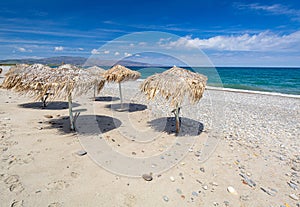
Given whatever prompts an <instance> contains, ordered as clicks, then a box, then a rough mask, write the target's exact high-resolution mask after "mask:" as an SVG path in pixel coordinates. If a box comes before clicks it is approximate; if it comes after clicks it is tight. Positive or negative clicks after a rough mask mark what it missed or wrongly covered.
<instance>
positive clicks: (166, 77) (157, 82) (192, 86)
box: [141, 67, 207, 107]
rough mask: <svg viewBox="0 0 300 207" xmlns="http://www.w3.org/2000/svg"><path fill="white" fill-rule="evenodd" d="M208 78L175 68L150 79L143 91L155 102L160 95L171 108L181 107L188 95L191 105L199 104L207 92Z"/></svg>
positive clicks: (145, 83)
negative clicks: (168, 102) (167, 101)
mask: <svg viewBox="0 0 300 207" xmlns="http://www.w3.org/2000/svg"><path fill="white" fill-rule="evenodd" d="M206 81H207V77H206V76H204V75H201V74H197V73H193V72H191V71H188V70H185V69H182V68H177V67H173V68H171V69H169V70H167V71H165V72H163V73H160V74H155V75H152V76H150V77H148V78H147V79H146V80H145V81H144V82H143V83H142V85H141V90H142V91H143V92H144V93H145V95H146V96H147V98H148V99H151V100H153V99H154V98H155V96H156V95H157V94H158V93H160V95H161V96H162V97H164V98H165V99H166V100H170V104H171V106H174V107H177V106H179V105H181V103H182V102H183V100H184V97H185V96H186V95H187V96H188V98H189V101H190V103H191V104H194V103H196V102H198V101H199V100H200V99H201V97H202V95H203V92H204V90H205V86H206Z"/></svg>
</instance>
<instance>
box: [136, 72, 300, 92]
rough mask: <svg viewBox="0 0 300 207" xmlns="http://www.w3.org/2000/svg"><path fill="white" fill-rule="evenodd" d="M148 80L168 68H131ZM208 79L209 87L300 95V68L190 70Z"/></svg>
mask: <svg viewBox="0 0 300 207" xmlns="http://www.w3.org/2000/svg"><path fill="white" fill-rule="evenodd" d="M131 69H134V70H138V71H139V72H141V74H142V77H141V78H147V77H148V76H150V75H153V74H155V73H160V72H163V71H165V70H167V69H168V68H138V67H135V68H131ZM188 69H190V70H193V71H195V72H198V73H201V74H204V75H206V76H207V77H208V85H210V86H217V87H224V88H234V89H244V90H255V91H268V92H276V93H284V94H295V95H300V68H255V67H218V68H201V67H194V68H188Z"/></svg>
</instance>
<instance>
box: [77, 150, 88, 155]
mask: <svg viewBox="0 0 300 207" xmlns="http://www.w3.org/2000/svg"><path fill="white" fill-rule="evenodd" d="M76 154H77V155H78V156H83V155H86V154H87V152H86V151H84V150H79V151H77V152H76Z"/></svg>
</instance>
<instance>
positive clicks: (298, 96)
mask: <svg viewBox="0 0 300 207" xmlns="http://www.w3.org/2000/svg"><path fill="white" fill-rule="evenodd" d="M144 80H145V79H138V80H137V81H138V82H142V81H144ZM206 89H208V90H215V91H227V92H235V93H247V94H261V95H268V96H280V97H286V98H296V99H300V95H295V94H287V93H278V92H267V91H255V90H245V89H236V88H224V87H215V86H206Z"/></svg>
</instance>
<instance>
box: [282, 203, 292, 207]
mask: <svg viewBox="0 0 300 207" xmlns="http://www.w3.org/2000/svg"><path fill="white" fill-rule="evenodd" d="M280 207H291V206H290V205H289V204H287V203H285V204H284V205H280Z"/></svg>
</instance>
